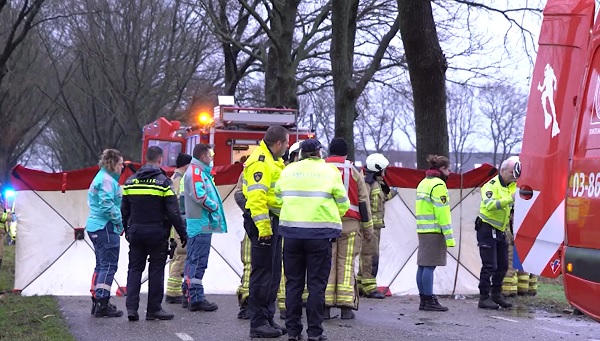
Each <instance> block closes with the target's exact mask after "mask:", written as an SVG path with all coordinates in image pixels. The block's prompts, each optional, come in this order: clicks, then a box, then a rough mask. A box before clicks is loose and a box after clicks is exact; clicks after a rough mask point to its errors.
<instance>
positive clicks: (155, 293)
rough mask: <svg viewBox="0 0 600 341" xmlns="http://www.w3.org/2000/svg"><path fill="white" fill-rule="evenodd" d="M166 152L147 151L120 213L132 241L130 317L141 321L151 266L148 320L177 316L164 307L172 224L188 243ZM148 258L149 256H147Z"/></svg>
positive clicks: (125, 192)
mask: <svg viewBox="0 0 600 341" xmlns="http://www.w3.org/2000/svg"><path fill="white" fill-rule="evenodd" d="M162 156H163V151H162V149H161V148H159V147H156V146H152V147H150V148H148V151H147V153H146V164H145V165H144V166H142V167H141V168H140V169H139V170H138V171H137V172H136V173H135V174H134V175H132V176H131V177H130V178H129V179H127V182H126V183H125V186H124V187H123V203H122V205H121V212H122V217H123V226H124V227H125V238H127V241H129V271H128V273H127V300H126V303H125V304H126V306H127V317H128V318H129V321H137V320H139V315H138V312H137V310H138V308H139V304H140V286H141V279H142V272H143V271H144V268H145V267H146V259H149V263H150V264H149V265H148V306H147V308H146V320H155V319H160V320H171V319H173V317H174V315H173V314H169V313H167V312H165V311H164V310H163V309H162V306H161V302H162V300H163V293H164V278H165V262H166V260H167V249H168V238H169V232H170V228H171V226H174V227H175V230H176V231H177V234H179V237H180V239H181V246H182V247H185V245H186V243H187V234H186V231H185V225H184V223H183V220H182V219H181V215H180V212H179V203H178V200H177V197H176V196H175V193H173V189H172V185H173V183H172V182H171V180H170V179H169V178H168V177H167V176H166V174H165V172H164V171H163V170H162V169H161V168H160V165H161V163H162ZM148 257H149V258H148Z"/></svg>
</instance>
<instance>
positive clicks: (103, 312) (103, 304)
mask: <svg viewBox="0 0 600 341" xmlns="http://www.w3.org/2000/svg"><path fill="white" fill-rule="evenodd" d="M109 299H110V297H105V298H98V299H96V309H95V311H94V316H95V317H121V316H123V312H122V311H121V310H118V309H117V307H116V306H114V305H112V304H110V303H109V302H108V300H109Z"/></svg>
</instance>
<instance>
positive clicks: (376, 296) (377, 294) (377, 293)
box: [366, 290, 385, 300]
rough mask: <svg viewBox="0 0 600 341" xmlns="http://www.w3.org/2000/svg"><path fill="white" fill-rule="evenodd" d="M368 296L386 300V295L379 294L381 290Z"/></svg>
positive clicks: (374, 291)
mask: <svg viewBox="0 0 600 341" xmlns="http://www.w3.org/2000/svg"><path fill="white" fill-rule="evenodd" d="M366 296H367V298H377V299H380V300H382V299H384V298H385V295H384V294H382V293H381V292H379V290H373V291H371V292H370V293H368V294H366Z"/></svg>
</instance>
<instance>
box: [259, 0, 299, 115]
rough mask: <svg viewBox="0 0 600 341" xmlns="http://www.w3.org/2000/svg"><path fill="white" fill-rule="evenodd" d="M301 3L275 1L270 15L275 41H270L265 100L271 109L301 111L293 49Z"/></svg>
mask: <svg viewBox="0 0 600 341" xmlns="http://www.w3.org/2000/svg"><path fill="white" fill-rule="evenodd" d="M299 4H300V0H288V1H285V2H281V3H280V2H275V1H274V2H273V7H274V8H273V10H272V11H270V12H269V20H270V24H271V32H272V34H273V37H275V38H276V40H275V41H274V40H273V39H271V40H270V41H269V51H268V56H267V65H266V68H265V69H266V71H265V101H266V105H267V106H268V107H286V108H296V109H297V108H298V95H297V92H296V90H297V89H296V70H295V68H294V65H293V63H292V47H293V41H294V29H295V26H296V14H297V13H298V5H299Z"/></svg>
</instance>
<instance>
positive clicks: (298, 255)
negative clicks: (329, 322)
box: [283, 238, 331, 337]
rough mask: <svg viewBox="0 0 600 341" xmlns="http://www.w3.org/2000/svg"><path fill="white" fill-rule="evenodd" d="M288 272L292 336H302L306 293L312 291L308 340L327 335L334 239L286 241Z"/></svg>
mask: <svg viewBox="0 0 600 341" xmlns="http://www.w3.org/2000/svg"><path fill="white" fill-rule="evenodd" d="M283 266H284V269H285V278H286V282H285V292H286V296H285V309H286V313H287V315H286V319H285V326H286V328H287V330H288V335H289V336H298V335H300V334H301V333H302V329H303V326H302V292H303V291H304V282H305V279H306V286H307V288H308V299H307V301H306V319H307V322H308V328H307V331H306V332H307V334H308V337H319V336H321V334H323V325H322V324H323V314H324V310H325V288H327V280H328V278H329V272H330V271H331V239H294V238H286V239H285V246H284V247H283Z"/></svg>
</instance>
